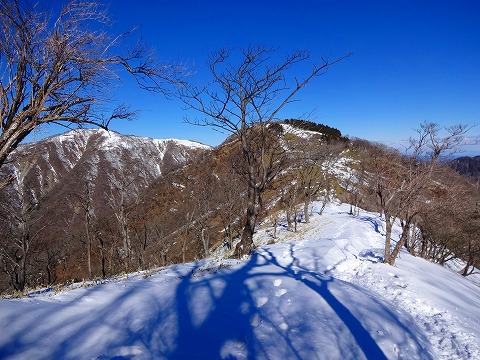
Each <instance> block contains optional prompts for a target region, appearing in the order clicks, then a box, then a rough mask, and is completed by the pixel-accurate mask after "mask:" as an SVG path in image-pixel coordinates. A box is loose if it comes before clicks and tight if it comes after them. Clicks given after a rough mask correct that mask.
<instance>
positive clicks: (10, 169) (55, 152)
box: [0, 129, 210, 292]
mask: <svg viewBox="0 0 480 360" xmlns="http://www.w3.org/2000/svg"><path fill="white" fill-rule="evenodd" d="M209 150H210V147H209V146H206V145H203V144H199V143H195V142H191V141H185V140H174V139H162V140H158V139H151V138H145V137H137V136H126V135H120V134H118V133H115V132H107V131H105V130H101V129H95V130H92V129H78V130H73V131H70V132H68V133H65V134H62V135H57V136H52V137H49V138H46V139H44V140H41V141H39V142H36V143H31V144H26V145H22V146H20V147H19V148H18V149H17V151H15V152H14V153H13V154H12V155H11V156H10V157H9V161H8V164H7V165H6V166H5V167H4V168H2V174H1V175H2V176H3V177H4V178H5V177H8V176H11V177H13V183H12V184H11V185H10V186H9V187H7V188H6V189H4V190H2V191H1V192H0V237H1V240H0V248H1V249H2V254H3V255H5V256H3V259H10V258H14V257H13V255H12V254H17V256H18V254H19V249H18V247H20V248H25V247H27V248H28V251H29V252H28V254H26V255H25V256H24V257H23V258H22V257H20V258H19V259H18V264H12V261H10V260H7V261H5V262H2V269H3V271H1V272H0V292H1V291H3V290H5V289H7V288H8V287H9V285H7V284H8V282H10V283H12V282H13V284H14V286H15V287H17V288H18V287H20V288H21V284H20V283H21V281H19V280H17V278H18V276H21V271H20V270H19V268H21V267H22V266H23V265H22V264H21V262H22V261H24V259H25V257H26V258H27V259H26V261H27V265H26V266H27V269H26V272H27V275H26V277H27V279H26V282H27V283H28V284H29V285H30V286H35V284H38V283H43V284H47V283H54V282H56V281H67V280H68V279H72V278H80V279H81V278H83V277H89V274H88V272H87V268H86V267H85V266H81V262H84V263H85V262H86V261H87V259H86V256H85V254H86V246H85V244H86V243H87V242H90V243H91V244H90V247H91V249H92V251H91V252H92V253H93V252H95V255H96V254H97V253H98V251H99V250H98V249H99V248H100V252H101V253H102V254H103V255H104V259H105V253H106V250H104V249H106V248H107V247H108V244H109V242H110V241H114V242H116V241H119V240H118V239H119V238H121V235H120V233H121V226H122V223H123V224H124V223H125V222H126V221H127V219H128V218H129V217H130V215H129V213H128V211H129V210H128V209H127V207H128V206H129V205H130V204H132V203H134V202H136V201H139V200H140V199H139V194H140V193H141V192H143V191H145V189H147V188H148V187H149V186H150V185H151V184H152V183H154V182H156V181H161V179H163V178H164V177H165V176H166V175H167V174H169V173H171V172H172V171H174V170H177V169H179V168H181V167H183V166H185V165H186V164H187V163H189V162H191V161H194V160H195V159H197V158H198V157H199V156H201V155H202V154H203V153H205V152H207V151H209ZM20 223H24V224H26V227H25V229H26V230H28V236H26V237H25V236H23V235H21V234H19V231H20V230H19V228H20V226H17V225H18V224H20ZM86 228H88V232H89V234H86ZM26 230H23V232H24V233H26V232H27V231H26ZM100 233H102V239H101V241H102V242H103V244H98V243H97V242H96V241H95V244H93V239H94V238H95V239H96V237H97V236H98V235H99V234H100ZM22 236H23V238H28V239H29V240H28V241H29V244H28V246H25V245H23V244H18V243H19V242H20V239H21V238H22ZM88 237H90V238H88ZM122 240H123V239H122ZM122 245H123V244H121V245H119V247H121V246H122ZM109 251H110V249H109ZM20 253H24V251H23V250H20ZM121 256H123V255H122V254H119V255H118V252H117V253H115V254H113V255H111V256H109V263H108V264H106V263H105V261H104V264H103V266H104V269H103V272H104V273H105V272H106V269H107V267H108V269H110V271H111V273H112V272H113V271H115V272H120V271H121V270H119V267H120V266H121V265H120V264H119V262H120V261H121V259H119V258H121ZM114 259H117V260H116V261H117V262H116V263H115V261H114ZM99 262H100V261H95V265H94V266H92V267H93V269H92V270H91V272H92V273H95V274H100V273H101V270H97V268H98V267H99ZM90 277H91V276H90ZM15 283H17V284H15ZM10 288H11V285H10Z"/></svg>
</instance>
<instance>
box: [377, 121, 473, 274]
mask: <svg viewBox="0 0 480 360" xmlns="http://www.w3.org/2000/svg"><path fill="white" fill-rule="evenodd" d="M468 129H469V127H468V126H466V125H454V126H452V127H449V128H446V129H445V131H446V133H447V135H446V136H441V135H440V133H441V128H440V127H439V126H438V125H437V124H433V123H424V124H422V125H421V127H420V129H419V130H418V131H417V134H418V137H417V138H412V139H411V141H410V143H411V146H410V148H409V149H408V150H409V153H408V155H406V156H401V155H400V154H399V153H398V152H396V151H393V150H391V149H387V148H386V147H381V146H377V147H376V148H375V149H374V151H373V152H372V153H371V156H370V158H369V160H368V161H369V162H370V166H369V170H370V171H371V173H372V175H373V189H374V193H375V196H376V197H377V200H378V205H379V207H380V209H381V211H382V212H383V215H384V217H385V224H386V226H385V229H386V231H385V257H384V262H385V263H387V264H390V265H394V264H395V260H396V258H397V256H398V254H399V252H400V250H401V248H402V247H403V246H404V245H405V244H406V243H407V240H408V237H409V234H410V233H411V229H412V226H413V224H414V223H415V219H416V218H417V216H418V214H419V213H420V212H421V209H422V208H423V207H424V206H425V204H427V203H428V200H429V198H430V197H431V194H429V193H428V192H429V190H430V189H431V187H432V185H433V183H434V179H435V177H434V176H433V175H434V173H435V169H437V166H438V163H439V160H440V158H441V156H442V155H446V154H448V153H450V152H453V151H455V150H457V148H458V146H459V145H460V144H461V143H462V141H463V135H464V134H465V132H466V131H468ZM397 219H399V220H400V224H401V227H402V233H401V237H400V239H399V240H398V241H397V242H396V244H395V245H394V246H393V248H391V235H392V227H393V224H394V222H395V221H396V220H397Z"/></svg>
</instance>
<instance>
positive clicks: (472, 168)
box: [450, 156, 480, 178]
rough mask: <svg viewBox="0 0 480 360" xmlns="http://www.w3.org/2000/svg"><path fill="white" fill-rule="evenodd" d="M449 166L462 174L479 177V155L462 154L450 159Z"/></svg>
mask: <svg viewBox="0 0 480 360" xmlns="http://www.w3.org/2000/svg"><path fill="white" fill-rule="evenodd" d="M450 166H451V167H452V168H453V169H455V170H456V171H457V172H459V173H460V174H462V175H469V176H473V177H477V178H478V177H480V156H474V157H470V156H462V157H459V158H457V159H454V160H452V161H451V163H450Z"/></svg>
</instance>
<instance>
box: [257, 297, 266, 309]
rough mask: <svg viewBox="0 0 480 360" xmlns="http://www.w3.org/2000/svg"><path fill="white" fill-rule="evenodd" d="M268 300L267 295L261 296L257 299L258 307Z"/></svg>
mask: <svg viewBox="0 0 480 360" xmlns="http://www.w3.org/2000/svg"><path fill="white" fill-rule="evenodd" d="M267 302H268V298H267V297H261V298H260V299H258V300H257V307H262V306H263V305H265V304H266V303H267Z"/></svg>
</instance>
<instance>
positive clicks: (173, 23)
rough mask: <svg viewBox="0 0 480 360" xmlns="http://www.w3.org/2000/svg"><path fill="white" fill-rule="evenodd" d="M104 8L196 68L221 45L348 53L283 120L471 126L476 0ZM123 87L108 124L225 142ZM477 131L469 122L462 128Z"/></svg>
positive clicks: (185, 2)
mask: <svg viewBox="0 0 480 360" xmlns="http://www.w3.org/2000/svg"><path fill="white" fill-rule="evenodd" d="M132 4H134V5H132ZM110 15H111V17H112V19H113V20H114V21H115V22H116V23H115V26H114V31H116V32H118V31H122V30H127V29H130V28H131V27H132V26H136V25H140V26H141V34H142V37H143V40H144V41H145V42H146V43H147V44H149V45H151V46H153V47H155V49H156V51H157V53H158V54H159V55H160V57H161V58H162V59H164V60H165V61H167V62H168V61H182V62H186V63H189V64H195V67H194V69H195V70H196V71H198V72H199V74H202V71H203V70H204V66H205V64H206V61H207V56H208V54H209V53H210V52H211V51H213V50H216V49H219V48H220V47H222V46H228V47H236V48H241V47H244V46H246V45H249V44H264V45H266V46H268V47H274V48H278V49H279V50H278V54H279V55H282V54H286V53H288V52H292V51H294V50H296V49H304V50H308V51H309V52H310V53H311V57H312V61H314V60H315V59H318V58H320V57H322V56H324V57H330V58H332V59H333V58H336V57H339V56H342V55H344V54H346V53H349V52H353V53H354V55H353V56H352V57H350V58H348V59H346V60H344V61H342V62H341V63H339V64H337V65H335V66H334V67H332V68H331V69H330V70H329V71H328V73H327V74H325V75H324V76H322V77H320V78H317V79H315V80H314V81H313V82H312V83H311V84H310V85H309V86H308V87H307V88H305V89H304V90H303V92H301V93H299V96H298V98H299V99H301V102H299V103H295V104H292V106H290V107H287V108H286V109H285V111H284V112H283V113H282V114H281V115H280V116H282V117H284V118H298V117H302V116H305V114H309V116H308V119H309V120H312V121H316V122H319V123H324V124H326V125H329V126H333V127H336V128H338V129H339V130H340V131H341V132H342V133H343V134H346V135H349V136H351V137H361V138H365V139H368V140H372V141H379V142H384V143H386V144H390V145H394V146H398V145H399V144H401V143H402V141H404V140H406V139H408V137H409V136H411V135H413V134H414V131H413V129H416V128H418V127H419V125H420V124H421V123H422V122H424V121H428V122H437V123H439V124H441V125H445V126H447V125H452V124H455V123H469V124H475V123H479V124H480V21H479V20H478V19H480V3H479V2H478V1H476V0H471V1H468V0H451V1H442V0H436V1H430V0H425V1H423V0H422V1H390V0H384V1H368V0H365V1H362V0H356V1H342V0H337V1H334V0H332V1H327V0H318V1H314V0H295V1H270V0H268V1H250V0H244V1H218V0H213V1H193V0H176V1H171V0H169V1H164V0H158V1H154V0H151V1H146V0H144V1H137V2H135V3H133V2H132V1H128V0H115V1H111V4H110ZM131 85H132V84H131V83H130V82H129V81H126V82H125V83H124V86H123V88H122V89H120V90H118V91H117V92H116V94H115V96H116V98H117V100H118V101H120V102H121V101H126V102H128V103H129V104H130V105H131V106H132V107H133V108H135V109H138V110H141V113H140V114H139V116H138V119H137V120H135V121H134V122H129V123H120V122H117V123H115V124H113V126H112V129H113V130H116V131H119V132H121V133H126V134H134V135H141V136H150V137H155V138H182V139H191V140H196V141H200V142H203V143H206V144H210V145H217V144H219V143H220V142H221V141H222V140H223V139H224V138H225V135H223V134H219V133H217V132H215V131H213V130H211V129H209V128H199V127H195V126H193V125H188V124H185V123H183V118H184V117H185V116H189V115H190V116H192V114H189V113H188V112H186V111H184V110H183V106H182V104H181V103H179V102H178V101H176V100H166V99H165V98H163V97H162V96H160V95H153V94H149V93H145V92H143V91H141V90H140V89H137V88H134V87H133V86H131ZM52 130H53V129H52ZM47 132H48V129H47ZM479 134H480V126H477V127H475V128H473V129H472V130H471V131H470V135H471V136H479ZM479 149H480V148H479V147H478V146H477V147H475V148H474V147H471V148H470V149H469V150H468V152H469V153H472V152H473V153H475V152H476V153H477V155H478V154H480V150H479Z"/></svg>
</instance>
